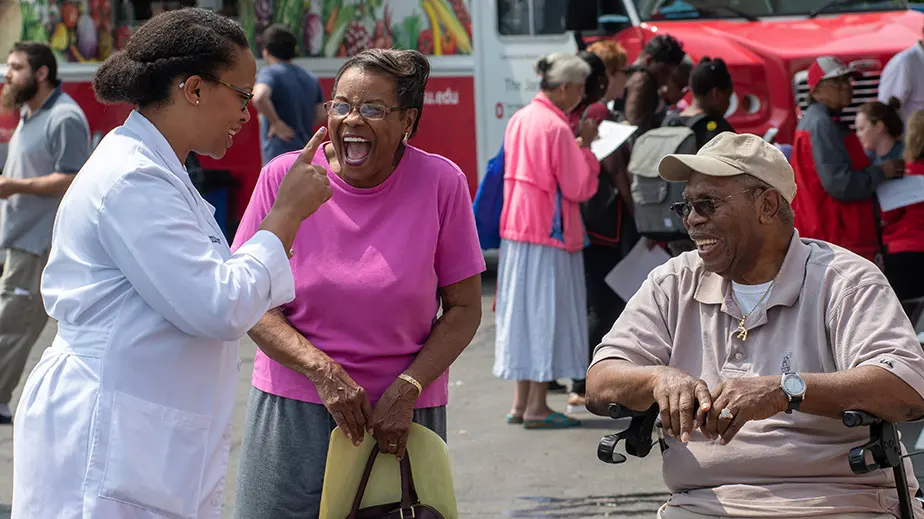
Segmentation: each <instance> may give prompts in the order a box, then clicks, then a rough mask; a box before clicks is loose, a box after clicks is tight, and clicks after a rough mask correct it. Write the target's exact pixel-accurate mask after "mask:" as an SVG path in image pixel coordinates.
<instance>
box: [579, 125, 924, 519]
mask: <svg viewBox="0 0 924 519" xmlns="http://www.w3.org/2000/svg"><path fill="white" fill-rule="evenodd" d="M659 170H660V173H661V176H662V177H663V178H665V179H667V180H669V181H687V185H686V188H685V190H684V201H683V202H679V203H677V204H675V208H676V210H677V211H679V212H680V213H681V215H682V216H683V217H684V224H685V226H686V228H687V230H688V231H689V233H690V236H691V238H692V239H693V240H694V241H695V243H696V247H697V250H696V251H691V252H687V253H684V254H682V255H681V256H679V257H676V258H672V259H671V260H669V261H668V262H667V263H666V264H664V265H662V266H660V267H658V268H657V269H655V270H654V271H653V272H651V274H650V275H649V276H648V279H647V280H646V281H645V283H644V284H643V285H642V287H641V289H640V290H639V291H638V293H636V294H635V296H634V297H633V298H632V299H631V300H630V301H629V303H628V306H627V307H626V309H625V311H624V312H623V313H622V315H621V316H620V317H619V320H618V321H617V322H616V324H615V325H614V326H613V329H612V330H611V331H610V332H609V333H608V334H607V335H606V337H604V339H603V342H602V343H601V344H600V345H599V346H598V347H597V348H596V351H595V355H594V359H593V363H592V364H591V368H590V370H589V371H588V376H587V397H588V404H587V406H588V408H590V409H591V410H592V411H593V412H595V413H598V414H605V413H606V408H607V404H608V403H611V402H612V403H618V404H621V405H624V406H626V407H629V408H631V409H635V410H645V409H648V408H649V407H650V406H651V405H652V404H653V403H657V404H658V405H659V406H660V409H661V420H662V423H663V426H664V430H665V433H667V434H668V436H669V438H667V440H666V441H667V443H668V446H669V448H668V449H667V451H665V452H664V454H663V463H664V480H665V483H666V484H667V487H668V489H670V491H671V493H672V496H671V498H670V500H669V501H668V503H667V504H665V506H663V507H662V508H661V510H660V511H659V514H658V515H659V517H662V518H664V519H678V518H680V519H683V518H699V517H723V518H735V517H778V518H782V517H787V518H796V517H798V518H808V517H825V518H835V517H841V518H846V517H849V518H852V519H853V518H864V519H865V518H886V517H892V516H893V515H897V510H898V507H897V503H898V500H897V499H898V498H897V493H896V491H895V483H894V481H893V478H892V476H891V472H886V471H881V470H878V471H873V472H871V473H869V474H866V475H860V476H858V475H854V474H853V473H852V472H851V470H850V467H849V464H848V458H847V453H848V452H849V450H850V449H851V448H852V447H855V446H857V445H862V444H863V443H865V442H866V441H867V440H868V439H869V429H868V428H865V427H860V428H853V429H851V428H847V427H846V426H844V425H843V423H842V422H841V420H840V414H841V412H842V411H844V410H849V409H860V410H864V411H867V412H870V413H873V414H875V415H878V416H879V417H880V418H882V419H884V420H888V421H892V422H901V421H907V420H912V419H917V418H919V417H921V416H922V415H924V397H922V395H924V353H922V350H921V346H920V345H919V344H918V342H917V339H916V338H915V334H914V330H913V329H912V326H911V323H910V322H909V321H908V318H907V317H906V316H905V313H904V312H903V311H902V307H901V305H900V304H899V301H898V299H897V298H896V297H895V294H894V293H893V292H892V289H891V288H890V287H889V282H888V281H887V280H886V278H885V276H884V275H883V274H882V273H881V272H880V271H879V270H878V269H877V268H876V266H875V265H874V264H873V263H871V262H869V261H867V260H865V259H863V258H861V257H860V256H857V255H855V254H854V253H852V252H849V251H847V250H846V249H842V248H840V247H837V246H834V245H830V244H828V243H826V242H822V241H815V240H807V239H800V238H799V234H798V232H796V230H795V229H794V227H793V213H792V210H791V209H790V204H791V203H792V200H793V197H794V196H795V194H796V184H795V182H794V180H793V170H792V168H791V167H790V165H789V163H788V162H787V160H786V158H785V157H784V156H783V154H782V152H780V151H779V150H777V149H776V148H775V147H773V146H772V145H770V144H768V143H766V142H764V141H763V140H762V139H761V138H759V137H757V136H755V135H736V134H734V133H729V132H726V133H722V134H720V135H718V136H717V137H715V138H714V139H713V140H711V141H710V142H708V143H707V144H706V145H705V146H704V147H703V148H702V149H701V150H699V152H698V153H697V154H696V155H670V156H667V157H665V158H664V159H663V160H662V161H661V164H660V167H659ZM696 401H698V402H699V404H700V407H699V410H697V409H696V408H695V404H694V402H696ZM906 467H907V471H908V473H909V479H910V482H909V486H910V487H911V493H912V495H914V492H915V491H916V490H917V487H918V483H917V481H916V480H915V479H914V477H913V476H912V475H911V468H910V463H908V464H906ZM915 507H916V508H917V510H916V514H918V515H917V517H924V510H921V508H920V506H919V505H917V504H916V505H915Z"/></svg>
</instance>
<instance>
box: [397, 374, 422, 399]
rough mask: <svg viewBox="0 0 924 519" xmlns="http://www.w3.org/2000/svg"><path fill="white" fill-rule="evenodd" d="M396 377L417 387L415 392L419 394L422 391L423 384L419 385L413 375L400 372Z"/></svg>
mask: <svg viewBox="0 0 924 519" xmlns="http://www.w3.org/2000/svg"><path fill="white" fill-rule="evenodd" d="M398 378H400V379H401V380H403V381H405V382H407V383H408V384H411V385H412V386H414V387H416V388H417V394H418V395H419V394H421V393H423V386H421V385H420V382H417V380H415V379H414V377H412V376H410V375H408V374H407V373H402V374H400V375H398Z"/></svg>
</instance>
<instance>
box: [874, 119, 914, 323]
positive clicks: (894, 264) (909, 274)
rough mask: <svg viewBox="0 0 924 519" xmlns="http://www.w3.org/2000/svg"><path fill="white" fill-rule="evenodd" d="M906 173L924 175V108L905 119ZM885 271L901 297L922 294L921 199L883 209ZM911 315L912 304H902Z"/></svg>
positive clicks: (910, 297)
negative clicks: (885, 210) (903, 205)
mask: <svg viewBox="0 0 924 519" xmlns="http://www.w3.org/2000/svg"><path fill="white" fill-rule="evenodd" d="M907 126H908V127H907V131H906V135H905V163H906V165H905V175H906V176H909V175H924V110H918V111H917V112H914V114H912V115H911V117H910V118H909V119H908V122H907ZM882 226H883V227H882V241H883V244H884V245H885V248H886V255H885V273H886V277H887V278H889V284H891V285H892V289H893V290H895V294H896V295H897V296H898V298H899V299H901V300H902V301H907V300H909V299H913V298H918V297H924V270H922V266H924V202H919V203H917V204H912V205H909V206H905V207H899V208H898V209H894V210H892V211H887V212H884V213H882ZM904 306H905V312H907V313H908V314H909V315H911V312H912V310H913V306H914V305H910V304H905V305H904Z"/></svg>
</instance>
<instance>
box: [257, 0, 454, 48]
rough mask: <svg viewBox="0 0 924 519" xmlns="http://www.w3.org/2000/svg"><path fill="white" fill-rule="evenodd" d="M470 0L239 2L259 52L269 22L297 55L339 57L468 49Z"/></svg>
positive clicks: (278, 0)
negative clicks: (284, 33) (291, 38)
mask: <svg viewBox="0 0 924 519" xmlns="http://www.w3.org/2000/svg"><path fill="white" fill-rule="evenodd" d="M470 1H471V0H244V1H243V2H242V3H241V4H240V13H241V17H240V22H241V25H242V26H243V27H244V30H245V31H246V32H247V36H248V38H249V39H250V41H251V42H253V49H254V52H255V53H256V54H257V55H258V56H259V55H260V49H261V44H262V41H261V34H262V32H263V30H264V29H265V28H267V27H269V26H270V25H272V24H274V23H281V24H284V25H286V26H287V27H289V29H290V30H292V32H293V33H295V34H296V35H297V36H298V38H299V56H300V57H326V58H343V57H348V56H353V55H356V54H358V53H360V52H362V51H364V50H366V49H374V48H379V49H391V48H395V49H416V50H419V51H420V52H422V53H424V54H427V55H430V56H451V55H469V54H471V53H472V20H471V16H470V15H469V2H470Z"/></svg>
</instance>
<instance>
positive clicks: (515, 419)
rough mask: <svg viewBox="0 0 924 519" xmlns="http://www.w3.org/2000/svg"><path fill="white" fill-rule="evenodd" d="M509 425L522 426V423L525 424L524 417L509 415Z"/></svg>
mask: <svg viewBox="0 0 924 519" xmlns="http://www.w3.org/2000/svg"><path fill="white" fill-rule="evenodd" d="M507 423H508V424H510V425H520V424H521V423H523V416H522V415H521V416H517V415H515V414H508V415H507Z"/></svg>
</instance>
